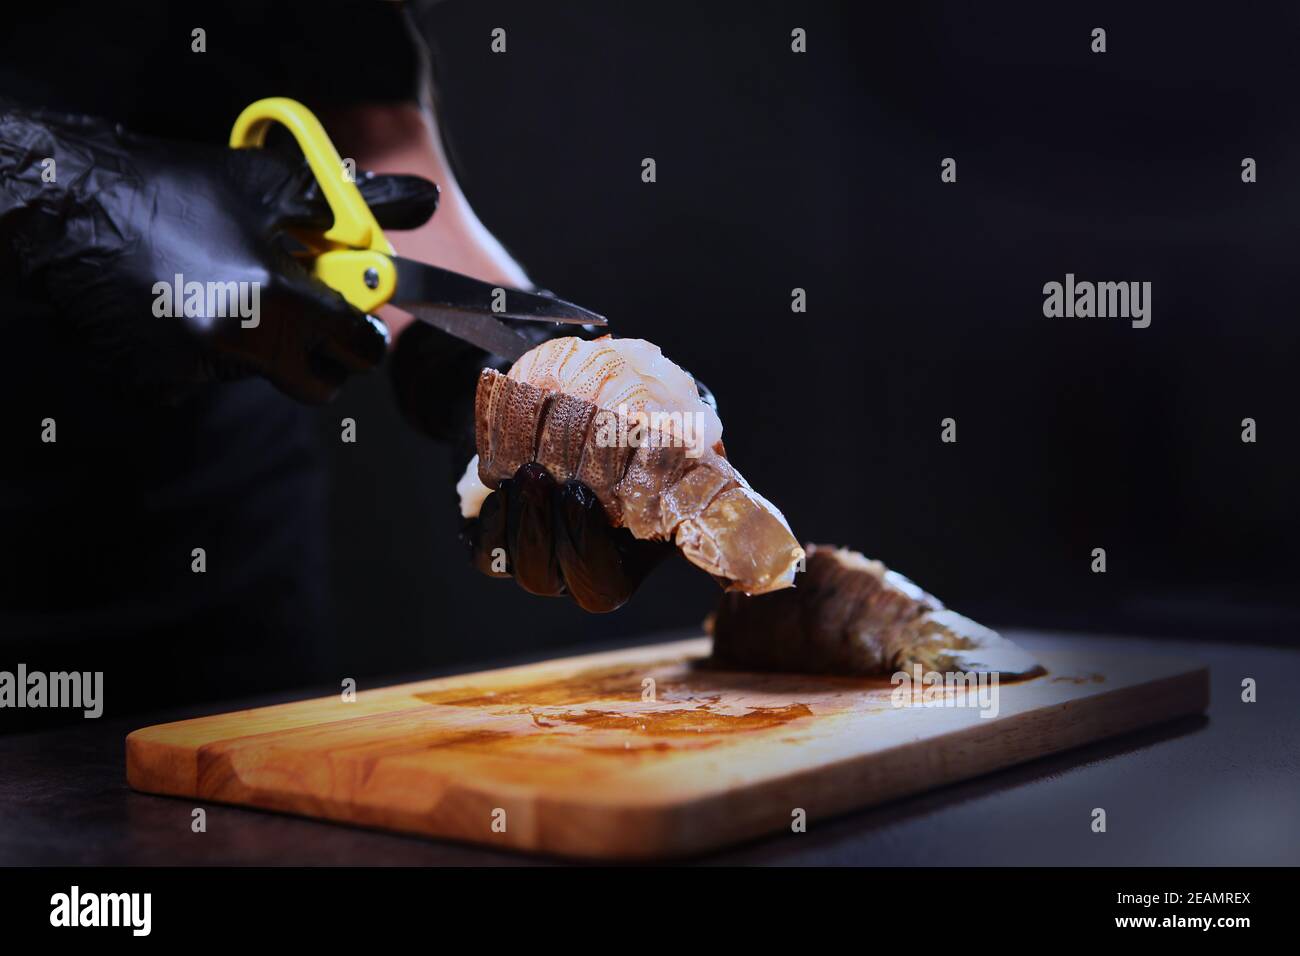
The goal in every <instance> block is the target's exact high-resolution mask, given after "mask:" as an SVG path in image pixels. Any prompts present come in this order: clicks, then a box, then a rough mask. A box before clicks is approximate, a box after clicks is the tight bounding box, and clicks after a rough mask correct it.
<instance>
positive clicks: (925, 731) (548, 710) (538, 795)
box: [126, 638, 1209, 859]
mask: <svg viewBox="0 0 1300 956" xmlns="http://www.w3.org/2000/svg"><path fill="white" fill-rule="evenodd" d="M708 650H709V642H708V639H707V638H699V639H695V640H689V641H680V642H676V643H671V644H659V645H651V646H647V647H639V648H633V649H627V650H619V651H611V652H608V653H601V654H591V655H586V656H582V657H572V658H566V659H562V660H554V661H548V662H545V663H541V664H529V665H526V666H522V667H510V668H505V669H503V670H495V671H485V672H482V673H477V674H466V675H463V676H459V677H446V678H440V679H437V680H428V681H421V682H418V683H413V684H404V685H401V686H396V687H385V688H382V689H378V690H371V691H362V692H360V693H358V694H357V695H356V697H355V700H354V701H352V702H345V701H343V700H342V698H341V696H340V697H328V698H322V699H319V700H308V701H302V702H299V703H293V704H282V705H279V706H276V707H264V708H260V709H257V710H244V711H238V712H235V713H230V714H222V715H219V716H214V717H202V718H199V719H196V720H186V721H181V722H179V723H172V724H161V725H159V726H155V727H146V728H143V729H141V730H137V731H135V732H134V733H132V734H131V735H130V736H129V737H127V741H126V751H127V779H128V781H129V782H130V784H131V786H132V787H134V788H136V789H137V790H144V791H147V792H150V793H161V794H173V795H176V796H185V797H191V798H195V799H199V800H214V801H221V802H225V803H232V804H240V805H244V806H250V807H262V808H266V809H270V810H280V811H285V812H288V813H296V814H302V815H305V816H310V817H320V818H324V819H329V820H338V821H343V822H347V823H353V824H361V825H364V826H373V827H382V828H386V829H392V830H403V831H408V832H411V833H420V834H427V835H430V836H435V837H449V838H453V839H458V840H469V841H473V842H475V843H483V844H488V845H492V846H498V847H510V848H514V849H520V850H535V851H544V852H550V853H556V854H562V855H569V856H578V857H594V858H607V859H623V858H642V859H644V858H662V857H672V856H679V855H684V854H691V853H696V852H699V851H704V850H709V849H713V848H716V847H720V846H723V845H725V844H728V843H733V842H736V841H739V840H743V839H746V838H749V837H754V836H757V835H760V834H763V833H768V832H774V831H785V832H791V829H792V824H793V823H794V822H795V821H796V820H797V819H798V817H799V813H800V811H802V812H803V814H805V815H806V819H807V826H808V827H809V828H810V829H811V828H814V827H816V826H817V824H818V822H820V821H822V820H824V819H826V818H827V817H828V816H830V815H831V814H836V813H841V812H843V811H846V810H850V809H852V808H855V807H864V806H868V805H871V804H876V803H880V802H882V801H885V800H891V799H895V798H898V797H902V796H905V795H907V794H913V793H917V792H919V791H922V790H926V789H929V788H932V787H937V786H940V785H942V784H947V783H952V782H955V781H958V780H964V779H966V778H969V777H972V776H976V775H978V774H982V773H986V772H988V771H991V770H996V769H998V768H1000V767H1006V766H1009V765H1011V764H1015V763H1020V762H1021V761H1025V760H1030V759H1032V758H1034V757H1039V756H1042V755H1044V754H1049V753H1053V752H1056V751H1060V750H1064V749H1066V748H1069V747H1076V746H1079V745H1080V744H1084V743H1087V742H1089V741H1093V740H1098V739H1100V738H1103V737H1109V736H1112V735H1115V734H1121V733H1124V732H1126V731H1130V730H1133V729H1135V728H1138V727H1143V726H1146V725H1149V724H1154V723H1158V722H1160V721H1166V720H1170V719H1172V718H1175V717H1179V716H1182V715H1186V714H1194V713H1199V712H1201V711H1203V710H1204V709H1205V707H1206V706H1207V704H1208V701H1209V675H1208V673H1207V671H1206V669H1205V668H1204V667H1202V666H1200V665H1189V664H1186V663H1179V662H1174V661H1170V660H1161V659H1127V658H1108V657H1106V656H1104V655H1103V654H1098V653H1094V652H1093V651H1091V650H1088V649H1086V646H1085V645H1084V644H1083V643H1082V642H1081V643H1080V650H1078V651H1077V652H1073V653H1053V654H1050V655H1048V654H1044V655H1040V660H1042V662H1043V664H1044V665H1045V666H1046V668H1047V670H1048V673H1047V674H1046V675H1045V676H1041V677H1036V678H1033V679H1031V680H1027V681H1022V682H1019V683H1011V684H1008V683H1001V684H1000V685H999V686H998V688H997V697H996V703H997V713H996V716H992V715H991V716H989V717H982V716H981V713H982V712H991V707H986V708H984V709H983V710H981V709H980V708H979V707H972V706H962V707H958V706H942V707H939V706H922V701H920V700H918V701H916V702H911V705H910V706H896V705H895V701H894V700H892V699H891V698H893V696H894V695H895V688H894V687H893V686H892V685H891V684H890V682H889V681H888V680H886V679H880V680H847V679H837V678H814V677H796V676H787V675H770V674H769V675H754V674H743V673H727V672H715V671H709V670H707V669H702V668H700V667H698V666H697V662H698V661H699V660H700V659H702V658H704V657H706V656H707V654H708ZM986 690H990V691H991V688H986ZM932 694H933V692H932ZM959 698H963V695H962V694H960V693H959V692H958V691H955V690H949V691H946V692H944V693H943V694H939V695H938V696H936V697H933V699H932V701H931V703H936V702H946V703H948V704H951V703H953V702H954V701H956V700H958V699H959ZM964 699H965V700H966V701H967V702H968V703H978V702H979V701H978V699H972V698H971V697H970V696H965V697H964ZM984 702H985V703H986V704H987V703H989V702H990V698H987V697H986V698H985V699H984Z"/></svg>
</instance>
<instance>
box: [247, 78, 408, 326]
mask: <svg viewBox="0 0 1300 956" xmlns="http://www.w3.org/2000/svg"><path fill="white" fill-rule="evenodd" d="M272 123H280V124H282V125H284V126H285V127H287V128H288V130H289V132H290V133H292V134H293V138H294V139H295V140H296V141H297V143H298V148H299V149H301V150H302V154H303V155H304V156H305V157H306V158H307V165H308V166H310V167H311V171H312V173H313V174H314V175H315V177H316V182H318V183H319V184H320V188H321V191H322V192H324V193H325V201H326V202H328V203H329V207H330V211H331V212H332V213H334V225H332V226H331V227H330V228H329V229H327V230H326V231H325V234H324V242H323V243H322V245H323V246H324V251H321V252H319V254H317V255H316V256H315V258H314V259H313V260H312V275H314V276H315V277H316V278H317V279H319V280H320V281H322V282H324V283H325V284H326V285H327V286H329V287H330V288H331V289H335V290H337V291H338V292H339V293H341V294H342V296H343V298H345V299H347V300H348V301H349V302H351V303H352V304H353V305H354V306H356V307H357V308H358V309H360V310H361V311H362V312H373V311H375V309H377V308H379V306H381V305H383V304H384V303H385V302H387V301H389V300H390V299H391V298H392V297H393V294H394V293H395V292H396V291H397V268H396V266H394V265H393V260H392V256H393V254H394V250H393V247H392V245H391V244H390V243H389V241H388V237H387V236H385V235H384V230H383V229H382V228H380V225H379V223H378V222H376V221H375V215H374V213H372V212H371V211H370V207H369V206H367V205H366V201H365V200H364V199H362V198H361V191H360V190H359V189H357V186H356V183H355V182H354V181H353V179H352V178H351V177H350V175H349V172H348V170H346V169H345V168H344V166H343V160H342V159H341V158H340V157H339V153H338V150H336V149H335V148H334V144H333V143H332V142H330V138H329V135H328V134H327V133H326V132H325V128H324V127H323V126H321V124H320V120H318V119H316V116H315V115H314V114H313V113H312V111H311V110H309V109H307V107H305V106H303V105H302V104H301V103H299V102H298V101H297V100H291V99H287V98H286V97H283V96H272V97H270V98H268V99H264V100H258V101H257V102H256V103H252V104H250V105H249V106H248V107H247V108H245V110H244V111H243V112H242V113H240V114H239V118H238V119H237V120H235V126H234V128H233V129H232V130H231V131H230V145H231V148H233V149H250V148H256V147H260V146H261V145H262V144H263V143H265V142H266V134H267V131H268V130H269V129H270V128H271V124H272Z"/></svg>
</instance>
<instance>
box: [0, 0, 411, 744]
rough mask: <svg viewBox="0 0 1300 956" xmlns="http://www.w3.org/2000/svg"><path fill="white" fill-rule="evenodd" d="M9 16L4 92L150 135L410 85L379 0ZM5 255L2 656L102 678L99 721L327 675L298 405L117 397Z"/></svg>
mask: <svg viewBox="0 0 1300 956" xmlns="http://www.w3.org/2000/svg"><path fill="white" fill-rule="evenodd" d="M6 18H7V22H6V28H5V30H4V32H3V34H0V96H5V97H8V98H10V99H12V100H14V101H16V102H18V103H19V104H21V105H23V106H25V107H41V108H46V109H52V110H57V111H65V112H73V113H86V114H94V115H100V116H104V117H108V118H112V119H115V120H117V121H119V122H121V123H122V124H123V125H125V126H127V127H128V128H130V129H133V130H135V131H138V132H144V133H149V134H152V135H154V136H160V137H168V138H172V139H192V140H201V141H207V142H212V143H224V142H225V141H226V138H227V136H228V135H229V130H230V127H231V124H232V123H233V121H234V119H235V117H236V115H237V114H238V113H239V111H240V110H241V109H242V108H243V107H244V106H246V105H247V104H248V103H250V102H252V101H253V100H256V99H259V98H261V97H264V96H272V95H280V96H290V97H294V98H296V99H300V100H302V101H303V102H305V103H306V104H307V105H308V106H309V107H312V108H314V109H324V108H325V107H327V106H338V105H344V104H347V103H349V102H358V103H359V102H382V101H395V100H410V99H413V98H414V94H415V83H416V79H415V77H416V55H415V47H414V44H413V43H412V41H411V39H410V37H409V35H408V34H407V32H406V28H405V26H404V24H403V22H402V18H401V14H400V11H399V9H398V8H397V5H396V4H391V3H378V2H364V3H352V4H328V3H325V4H322V3H303V4H290V3H280V2H277V3H267V2H252V3H244V2H235V3H231V2H223V3H220V4H211V5H205V4H194V3H186V4H180V5H171V4H166V3H148V4H142V3H125V4H84V5H65V4H37V5H28V6H25V7H16V8H13V9H12V10H9V11H7V13H6ZM196 28H202V29H203V30H204V31H205V32H206V35H205V42H206V52H203V53H199V52H194V50H193V49H192V44H193V42H194V40H193V37H192V32H191V31H192V30H194V29H196ZM358 64H363V65H364V68H358ZM376 64H380V66H381V67H382V68H380V69H376V68H375V65H376ZM6 256H7V250H0V330H2V331H3V335H4V342H5V351H6V355H7V356H8V357H9V359H10V361H9V363H8V364H9V368H8V370H7V372H6V374H5V375H4V376H0V408H3V414H2V415H0V423H2V424H0V428H2V429H3V432H2V433H0V434H3V444H0V447H3V448H4V449H5V453H4V454H5V457H4V466H3V468H0V669H12V667H13V665H14V664H16V663H18V662H23V663H26V664H27V665H28V668H29V670H38V669H39V670H81V671H85V670H103V671H105V696H106V700H107V707H108V711H107V712H108V713H114V712H117V713H120V712H122V711H124V710H128V709H131V708H133V707H138V706H144V705H146V704H155V703H160V702H163V701H165V700H171V699H180V698H184V699H186V700H191V701H192V700H196V699H200V698H202V697H203V696H210V695H214V694H217V693H221V692H223V691H224V692H225V693H227V694H229V693H230V692H231V690H234V689H238V690H245V689H248V690H252V689H260V688H263V687H269V686H272V685H276V684H280V685H283V684H302V683H306V682H310V681H316V680H321V679H323V677H325V676H326V675H328V676H329V677H330V679H331V680H333V679H335V672H334V671H332V670H330V669H329V668H330V667H331V663H332V662H331V655H330V648H331V638H330V634H329V623H330V614H329V611H328V605H327V596H328V590H329V589H328V584H327V581H326V574H327V561H326V558H327V554H326V549H327V541H328V519H327V512H326V504H327V494H326V485H325V477H324V471H323V455H322V447H321V444H320V440H319V439H318V437H317V434H316V425H315V423H316V416H315V414H314V412H313V411H312V410H311V409H309V408H307V407H306V406H303V405H300V404H298V403H296V402H294V401H292V400H291V399H289V398H287V397H285V396H284V395H281V394H280V393H278V392H277V391H276V390H275V389H273V388H272V387H271V386H270V385H268V384H267V383H265V382H264V381H262V380H260V379H255V380H248V381H243V382H239V383H234V384H229V385H221V386H216V387H212V388H208V389H206V390H205V391H203V392H202V393H200V394H198V395H197V396H195V397H193V398H190V399H188V400H185V401H183V402H181V403H180V404H178V405H174V406H162V405H158V404H151V403H146V402H143V401H141V400H140V399H138V398H133V397H131V396H129V395H127V394H124V393H122V392H121V391H120V390H117V389H114V388H113V387H112V386H111V385H108V384H105V383H103V381H102V376H97V375H96V374H95V370H94V369H91V368H88V367H87V366H86V364H85V362H84V360H83V359H82V358H81V356H80V354H79V352H78V348H77V342H75V341H71V340H68V339H67V338H66V337H65V336H66V332H63V331H61V330H60V328H59V323H57V322H55V321H52V318H53V317H52V315H51V313H50V311H49V308H48V306H46V305H44V304H42V303H39V302H35V301H33V300H32V297H31V290H28V289H24V288H21V285H20V283H18V282H17V281H16V279H15V278H14V275H13V270H12V264H11V263H6V262H5V261H4V260H5V258H6ZM160 321H163V320H160ZM46 419H52V420H53V422H54V428H55V437H56V441H54V442H46V441H42V431H43V424H42V423H43V422H44V421H45V420H46ZM196 548H201V549H203V557H204V560H205V562H206V570H205V571H203V572H202V573H196V572H195V571H194V570H193V565H194V562H195V561H196V557H195V554H194V550H195V549H196ZM13 716H14V712H12V711H11V712H6V713H5V714H4V715H3V717H4V720H3V724H0V726H3V727H9V726H13V721H12V719H11V718H12V717H13Z"/></svg>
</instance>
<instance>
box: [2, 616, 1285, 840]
mask: <svg viewBox="0 0 1300 956" xmlns="http://www.w3.org/2000/svg"><path fill="white" fill-rule="evenodd" d="M671 636H672V637H680V636H681V635H671ZM1008 636H1010V637H1011V638H1013V639H1014V640H1017V641H1020V642H1021V643H1023V644H1025V645H1026V646H1028V647H1038V648H1044V649H1047V648H1051V647H1060V646H1063V645H1064V644H1066V643H1069V644H1071V645H1075V646H1077V644H1078V643H1079V642H1092V643H1095V644H1096V645H1097V647H1098V650H1099V651H1103V650H1104V651H1105V652H1106V653H1108V654H1112V653H1113V654H1119V653H1131V654H1164V655H1168V656H1172V657H1176V658H1179V659H1182V660H1187V661H1200V662H1204V663H1206V664H1208V665H1209V666H1210V683H1211V703H1210V709H1209V712H1208V714H1207V715H1206V716H1204V717H1193V718H1185V719H1182V720H1178V721H1174V722H1172V723H1168V724H1164V725H1162V726H1159V727H1154V728H1151V729H1148V730H1145V731H1140V732H1137V733H1133V734H1129V735H1127V736H1124V737H1119V738H1115V739H1112V740H1109V741H1103V742H1099V743H1096V744H1092V745H1090V746H1087V747H1083V748H1080V749H1077V750H1073V751H1069V752H1067V753H1065V754H1060V755H1057V756H1053V757H1048V758H1044V759H1040V760H1035V761H1033V762H1031V763H1027V764H1022V765H1020V766H1018V767H1013V768H1011V769H1008V770H1004V771H1000V772H998V773H994V774H990V775H987V776H985V777H981V778H978V779H975V780H971V781H968V782H966V783H961V784H957V785H954V786H950V787H945V788H942V789H940V790H935V791H932V792H930V793H928V794H924V795H922V796H918V797H912V798H909V799H906V800H900V801H897V802H895V803H891V804H887V805H885V806H881V807H877V808H875V809H872V810H866V811H862V812H858V813H853V814H849V815H847V816H843V817H840V818H837V819H835V820H830V821H815V820H814V821H810V824H809V829H808V832H807V833H803V834H793V833H787V834H782V835H777V836H773V837H770V838H766V839H763V840H760V841H756V842H753V843H750V844H746V845H743V846H739V847H736V848H733V849H730V850H727V851H724V852H721V853H716V854H713V855H710V856H707V857H703V858H701V860H700V862H706V863H723V864H758V863H776V864H864V865H871V864H887V865H888V864H894V865H897V864H906V865H916V864H921V865H927V864H932V865H948V864H964V865H970V864H1027V865H1035V864H1037V865H1061V864H1072V865H1079V864H1082V865H1152V866H1156V865H1210V866H1215V865H1225V866H1226V865H1278V864H1288V865H1296V864H1300V698H1297V695H1296V694H1295V691H1294V689H1293V688H1292V687H1291V684H1290V682H1291V680H1292V679H1294V675H1295V674H1296V673H1297V671H1298V670H1300V651H1297V650H1294V649H1287V648H1278V647H1264V646H1253V645H1247V644H1228V643H1201V642H1195V643H1192V642H1174V641H1165V640H1162V641H1153V640H1142V639H1136V638H1118V637H1097V636H1094V635H1086V636H1085V635H1056V634H1042V633H1027V632H1019V633H1016V632H1010V633H1009V634H1008ZM651 642H653V639H647V640H645V641H644V642H638V643H651ZM511 663H515V662H513V661H512V662H511ZM427 676H431V675H428V674H420V675H408V676H407V678H406V679H417V678H419V677H427ZM1247 677H1250V678H1254V679H1255V681H1256V682H1257V685H1258V702H1257V703H1253V704H1247V703H1243V702H1242V700H1241V684H1242V680H1243V679H1244V678H1247ZM331 692H334V691H331ZM305 696H313V695H309V694H306V693H286V694H282V695H278V696H275V697H269V698H259V699H256V700H251V701H250V700H237V701H230V702H227V703H224V704H221V705H217V706H205V707H203V708H201V709H198V708H195V709H190V710H188V711H182V712H176V711H173V712H168V713H162V714H153V715H145V716H141V717H137V718H133V719H130V720H117V721H109V720H84V721H80V722H78V723H77V724H76V725H74V726H71V727H66V728H60V729H55V730H48V731H43V732H39V733H27V734H10V735H0V864H8V865H13V864H20V865H21V864H49V865H57V864H143V865H155V864H171V865H194V864H244V865H273V864H297V865H315V864H345V865H348V864H350V865H377V864H399V865H427V864H433V865H439V864H472V865H492V864H520V863H536V862H545V861H544V860H543V859H539V858H536V857H526V856H519V855H514V854H510V853H504V852H500V851H495V850H486V849H480V848H476V847H471V846H462V845H456V844H450V843H441V842H437V841H433V840H428V839H423V838H419V837H410V836H402V835H396V834H388V833H381V832H375V831H370V830H363V829H358V828H354V827H347V826H341V825H338V824H333V823H322V822H317V821H313V820H306V819H298V818H294V817H288V816H280V815H277V814H273V813H265V812H261V811H255V810H244V809H239V808H235V807H226V806H220V805H216V804H202V803H198V802H196V801H194V800H188V799H173V798H166V797H156V796H149V795H146V794H141V793H134V792H132V791H131V790H130V789H129V788H128V787H127V786H126V781H125V777H124V768H123V738H124V737H125V736H126V734H127V733H128V732H130V731H131V730H134V729H135V728H137V727H143V726H147V725H149V724H154V723H159V722H162V721H166V720H175V719H181V718H184V717H192V716H200V715H202V714H208V713H219V712H222V711H227V710H233V709H237V708H241V707H247V706H254V705H261V704H269V703H279V702H281V701H285V700H294V699H300V698H302V697H305ZM196 806H204V807H206V810H207V832H205V833H194V832H192V831H191V829H190V823H191V811H192V810H193V809H194V807H196ZM1094 807H1104V808H1105V809H1106V813H1107V824H1108V826H1107V832H1106V833H1104V834H1096V833H1093V832H1092V830H1091V828H1090V822H1091V812H1092V809H1093V808H1094Z"/></svg>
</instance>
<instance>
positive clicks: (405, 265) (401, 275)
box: [393, 256, 607, 357]
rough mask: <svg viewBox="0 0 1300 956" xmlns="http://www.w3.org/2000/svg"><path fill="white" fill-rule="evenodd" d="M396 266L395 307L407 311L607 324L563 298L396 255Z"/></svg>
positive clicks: (394, 259)
mask: <svg viewBox="0 0 1300 956" xmlns="http://www.w3.org/2000/svg"><path fill="white" fill-rule="evenodd" d="M393 263H394V265H396V266H397V294H396V295H394V296H393V305H395V306H398V307H399V308H406V309H407V311H410V308H409V306H410V305H411V304H413V303H418V304H420V305H429V306H441V307H445V308H449V309H459V310H463V311H467V312H482V313H485V314H487V315H490V316H495V317H498V318H503V319H522V320H525V321H531V322H564V323H568V324H576V325H606V324H607V323H606V321H605V317H604V316H603V315H598V314H597V313H595V312H592V311H591V310H589V309H584V308H583V307H582V306H580V305H574V304H573V303H572V302H565V301H564V300H563V299H556V298H552V297H551V296H548V295H539V294H538V293H536V292H524V291H522V290H520V289H508V288H505V287H504V286H499V285H493V284H492V283H490V282H480V281H479V280H478V279H471V278H470V277H469V276H465V275H461V274H460V273H459V272H452V271H450V270H449V269H439V268H438V267H437V266H431V265H429V264H428V263H427V262H417V261H416V260H414V259H403V258H402V257H401V256H394V257H393ZM497 354H498V355H500V354H501V353H500V352H498V353H497ZM504 357H508V356H504Z"/></svg>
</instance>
